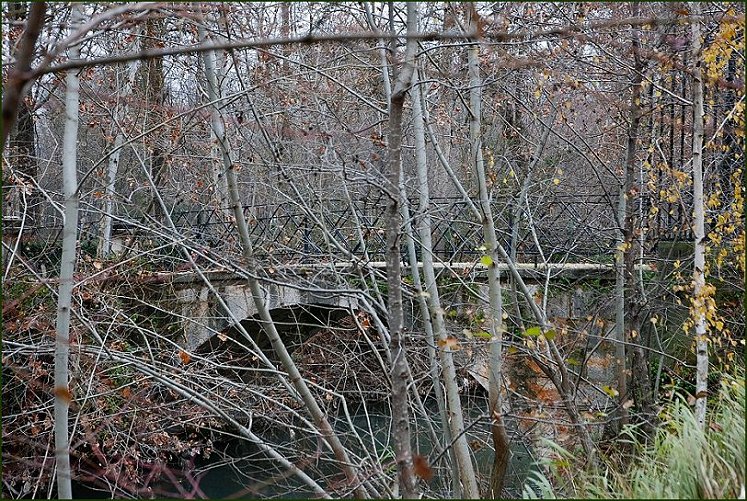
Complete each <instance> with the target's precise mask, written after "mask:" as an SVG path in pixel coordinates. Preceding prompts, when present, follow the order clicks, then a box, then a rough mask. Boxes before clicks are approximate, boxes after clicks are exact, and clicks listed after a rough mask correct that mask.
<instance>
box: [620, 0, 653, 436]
mask: <svg viewBox="0 0 747 501" xmlns="http://www.w3.org/2000/svg"><path fill="white" fill-rule="evenodd" d="M638 13H639V3H638V2H634V3H633V12H632V14H633V17H637V16H638ZM632 37H633V38H632V41H631V45H632V48H633V58H634V72H633V75H632V76H633V78H632V84H633V85H632V89H631V90H632V92H631V103H630V126H629V128H628V142H627V146H626V151H625V189H624V194H625V196H624V197H622V199H623V203H624V204H625V243H624V262H625V287H624V293H625V334H626V335H625V338H626V340H627V341H628V342H629V343H630V344H631V351H632V355H633V356H632V360H631V361H630V363H629V364H628V365H630V367H631V369H632V374H633V375H634V376H632V377H631V379H630V388H631V390H632V394H633V398H634V401H635V403H636V407H637V410H638V412H639V413H640V414H641V415H642V417H643V423H642V426H643V430H644V431H645V432H646V433H647V434H651V433H653V431H654V427H653V421H652V419H653V416H654V412H653V411H652V407H653V402H652V394H651V381H650V376H649V370H648V363H647V360H646V355H645V353H644V351H643V346H642V345H641V343H642V342H643V339H642V337H641V317H640V313H641V304H640V301H639V299H640V296H639V294H638V292H637V289H638V283H637V274H636V273H635V261H636V256H637V249H636V242H637V240H638V239H637V238H636V232H640V231H641V228H640V222H639V221H638V220H637V218H636V217H635V212H636V210H635V205H634V203H633V201H634V199H635V198H636V196H637V193H639V192H640V187H636V185H635V184H636V181H635V180H636V177H637V175H638V169H637V167H636V149H637V146H638V136H639V134H640V129H641V115H642V107H641V83H642V82H643V71H644V67H643V61H642V60H641V54H640V45H641V44H640V30H639V28H638V27H636V26H633V27H632ZM618 345H619V343H618ZM620 396H621V397H623V392H620ZM623 398H627V397H623ZM621 408H622V406H621Z"/></svg>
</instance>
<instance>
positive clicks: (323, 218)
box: [173, 196, 616, 262]
mask: <svg viewBox="0 0 747 501" xmlns="http://www.w3.org/2000/svg"><path fill="white" fill-rule="evenodd" d="M540 202H541V203H539V204H536V207H535V208H534V209H533V210H532V211H518V212H517V211H515V210H513V209H512V207H511V205H510V204H507V203H506V201H505V200H500V201H495V202H494V203H493V216H494V219H495V227H496V229H497V232H498V237H499V240H500V242H501V243H502V245H503V246H504V247H505V248H506V249H511V248H512V246H515V248H516V252H517V255H518V256H519V258H521V259H525V260H539V259H541V257H542V256H544V257H545V258H546V259H550V260H553V259H557V260H577V259H581V258H583V259H588V258H590V257H595V256H596V257H599V256H604V255H610V253H611V251H612V249H614V241H615V235H616V228H615V224H614V220H613V218H612V211H611V209H610V207H609V204H608V203H607V201H606V199H605V198H603V197H600V196H593V197H592V196H587V197H586V198H585V199H582V200H579V197H575V196H574V197H564V196H551V197H547V198H546V199H545V200H542V201H540ZM412 207H413V208H412V209H411V217H412V218H413V221H412V224H413V227H417V224H418V222H419V217H418V213H417V210H416V207H417V205H416V204H415V203H413V204H412ZM385 209H386V203H385V200H383V199H368V200H356V201H353V202H352V203H350V202H347V201H343V200H327V201H324V203H322V204H321V205H320V204H317V205H316V206H301V205H300V204H278V205H261V206H252V207H249V206H247V207H244V215H245V217H246V218H247V221H248V222H249V228H250V234H251V236H252V238H253V241H254V243H255V252H256V254H257V255H258V257H268V258H269V257H274V258H277V259H281V260H283V261H291V262H293V261H297V262H304V261H310V260H318V259H327V258H344V257H346V256H345V255H346V254H347V255H348V257H349V255H353V256H356V257H363V256H364V253H367V255H368V257H369V259H371V260H374V261H378V260H383V258H384V254H385V251H386V238H385V233H384V229H385V221H384V212H385ZM428 210H429V215H430V218H431V226H432V239H433V249H434V253H435V257H436V258H437V259H438V260H442V261H445V262H469V261H472V260H474V259H476V258H479V256H480V255H481V251H479V250H477V249H478V248H480V247H481V246H482V245H483V243H484V240H483V238H482V228H481V226H480V224H479V223H478V222H477V221H476V220H475V219H476V218H475V217H474V216H473V214H472V213H471V211H470V210H469V207H468V206H467V203H466V202H465V201H464V200H462V199H458V198H434V199H433V200H432V201H431V205H430V207H429V209H428ZM512 213H513V214H514V215H516V214H518V216H519V221H518V224H519V231H518V232H517V235H516V239H515V241H513V242H512V231H511V228H512V226H513V224H514V221H512V218H513V216H512ZM173 217H174V222H175V224H176V225H177V226H178V227H180V228H184V230H185V231H187V232H189V233H190V234H191V235H193V236H194V238H196V239H197V240H198V241H200V242H201V243H203V244H205V245H208V246H210V247H212V248H214V249H220V250H221V252H238V241H237V238H236V230H235V227H234V223H233V220H232V217H231V216H230V214H229V213H228V212H227V211H226V210H225V209H222V210H221V209H213V210H197V211H185V212H182V213H178V214H175V215H174V216H173ZM415 234H417V233H415ZM416 249H417V252H418V253H419V252H420V245H419V242H417V241H416ZM404 250H405V247H404V242H403V254H404Z"/></svg>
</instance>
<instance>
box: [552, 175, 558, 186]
mask: <svg viewBox="0 0 747 501" xmlns="http://www.w3.org/2000/svg"><path fill="white" fill-rule="evenodd" d="M552 184H554V185H555V186H557V185H559V184H560V179H558V178H557V177H556V178H555V179H553V180H552Z"/></svg>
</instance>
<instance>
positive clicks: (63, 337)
mask: <svg viewBox="0 0 747 501" xmlns="http://www.w3.org/2000/svg"><path fill="white" fill-rule="evenodd" d="M72 16H73V24H77V23H78V22H80V20H81V18H82V15H81V12H80V4H75V6H74V7H73V14H72ZM68 54H69V57H70V60H71V61H74V60H76V59H78V58H79V56H80V52H79V48H78V46H77V45H73V46H71V47H70V48H69V50H68ZM66 84H67V92H66V94H65V132H64V137H63V142H62V183H63V196H64V200H65V201H64V206H65V220H64V226H63V230H62V258H61V260H60V288H59V295H58V298H57V325H56V337H55V356H54V446H55V458H56V462H57V497H58V498H59V499H72V497H73V491H72V482H71V471H70V439H69V430H68V412H69V410H70V400H71V399H72V394H71V392H70V368H69V358H70V308H71V306H72V293H73V273H74V272H75V249H76V244H77V241H78V144H77V143H78V101H79V81H78V73H77V70H70V71H68V73H67V80H66Z"/></svg>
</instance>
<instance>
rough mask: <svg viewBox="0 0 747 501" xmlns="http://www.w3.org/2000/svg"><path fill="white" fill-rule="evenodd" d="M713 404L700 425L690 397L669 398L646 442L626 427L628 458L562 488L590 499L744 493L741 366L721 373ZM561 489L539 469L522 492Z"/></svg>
mask: <svg viewBox="0 0 747 501" xmlns="http://www.w3.org/2000/svg"><path fill="white" fill-rule="evenodd" d="M709 407H710V409H711V411H710V413H709V415H708V419H707V421H706V426H705V429H700V428H699V427H698V424H697V421H696V419H695V416H694V415H693V412H692V410H691V409H690V406H689V405H688V404H687V402H685V401H684V400H683V399H678V400H677V401H675V402H673V403H671V404H669V405H668V406H667V407H666V408H665V409H664V411H663V413H662V417H663V419H662V422H661V425H660V427H659V429H658V430H657V433H656V436H655V437H654V439H653V440H652V442H650V443H649V444H648V445H644V444H642V442H641V441H640V440H638V438H636V435H635V434H634V433H632V432H629V433H628V436H629V437H630V442H631V444H632V445H633V448H634V450H635V451H636V454H635V457H634V458H633V460H632V461H630V462H629V464H627V465H622V464H620V463H619V462H614V461H611V460H607V461H605V463H604V465H603V466H601V467H598V468H597V470H596V471H595V472H582V473H580V474H578V473H576V474H574V476H573V477H572V481H571V482H569V485H567V486H565V488H564V489H563V491H564V492H563V493H562V494H566V493H567V494H568V495H569V496H572V497H575V498H586V499H590V498H594V499H624V498H627V499H631V498H633V499H660V498H685V499H714V498H732V499H733V498H742V499H744V496H745V494H744V485H745V381H744V376H743V371H740V374H739V375H738V376H736V377H731V376H724V377H723V378H722V381H721V388H720V391H719V392H718V395H717V396H716V397H715V398H711V399H710V400H709ZM561 454H567V453H565V452H561ZM556 463H557V462H556ZM551 471H552V467H551ZM554 473H557V471H556V472H554ZM559 476H560V475H558V477H559ZM559 490H560V489H559V488H558V487H557V486H554V485H552V483H551V482H550V481H549V480H548V479H547V477H545V476H544V475H542V474H535V475H534V476H533V477H531V478H530V480H529V481H528V482H527V485H526V486H525V488H524V498H525V499H532V498H536V497H542V498H555V497H561V496H562V494H561V493H559Z"/></svg>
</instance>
